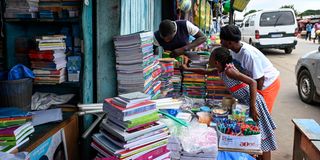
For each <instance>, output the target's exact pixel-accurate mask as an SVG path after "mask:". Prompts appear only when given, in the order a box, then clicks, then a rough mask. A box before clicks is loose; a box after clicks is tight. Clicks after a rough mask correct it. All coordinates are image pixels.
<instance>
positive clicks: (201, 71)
mask: <svg viewBox="0 0 320 160" xmlns="http://www.w3.org/2000/svg"><path fill="white" fill-rule="evenodd" d="M188 63H189V58H187V57H184V61H183V63H182V64H181V67H182V69H183V70H184V71H189V72H194V73H198V74H211V73H212V72H213V71H214V69H208V70H206V69H203V68H189V67H188Z"/></svg>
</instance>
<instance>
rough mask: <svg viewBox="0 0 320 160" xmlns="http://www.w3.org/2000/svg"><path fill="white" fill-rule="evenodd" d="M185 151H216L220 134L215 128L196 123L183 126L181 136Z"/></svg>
mask: <svg viewBox="0 0 320 160" xmlns="http://www.w3.org/2000/svg"><path fill="white" fill-rule="evenodd" d="M179 140H180V142H181V144H182V148H183V150H184V151H186V152H188V153H200V152H201V153H216V152H217V151H218V136H217V133H216V131H215V129H213V128H210V127H207V126H205V125H199V124H198V123H195V124H193V125H191V126H190V127H188V128H183V129H182V133H181V135H180V136H179Z"/></svg>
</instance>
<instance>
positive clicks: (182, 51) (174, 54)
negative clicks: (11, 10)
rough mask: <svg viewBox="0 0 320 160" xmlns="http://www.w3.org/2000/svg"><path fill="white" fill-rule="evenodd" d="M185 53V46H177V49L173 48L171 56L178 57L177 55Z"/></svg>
mask: <svg viewBox="0 0 320 160" xmlns="http://www.w3.org/2000/svg"><path fill="white" fill-rule="evenodd" d="M183 53H184V48H183V47H181V48H177V49H175V50H173V51H172V52H171V54H170V56H171V57H172V58H176V57H179V56H181V55H183Z"/></svg>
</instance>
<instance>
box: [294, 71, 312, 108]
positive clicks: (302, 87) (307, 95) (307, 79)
mask: <svg viewBox="0 0 320 160" xmlns="http://www.w3.org/2000/svg"><path fill="white" fill-rule="evenodd" d="M298 92H299V96H300V99H301V100H302V101H303V102H306V103H312V102H313V96H314V94H315V86H314V84H313V81H312V78H311V75H310V73H309V71H308V70H302V71H301V72H300V73H299V76H298Z"/></svg>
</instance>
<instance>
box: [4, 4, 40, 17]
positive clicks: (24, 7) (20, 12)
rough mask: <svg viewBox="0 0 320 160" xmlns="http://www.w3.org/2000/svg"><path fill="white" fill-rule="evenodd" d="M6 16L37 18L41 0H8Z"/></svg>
mask: <svg viewBox="0 0 320 160" xmlns="http://www.w3.org/2000/svg"><path fill="white" fill-rule="evenodd" d="M5 3H6V11H5V13H4V17H5V18H37V12H38V3H39V0H6V1H5Z"/></svg>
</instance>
